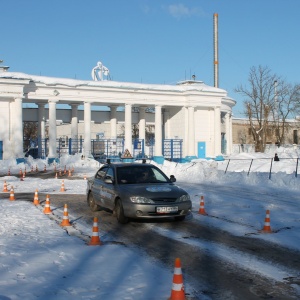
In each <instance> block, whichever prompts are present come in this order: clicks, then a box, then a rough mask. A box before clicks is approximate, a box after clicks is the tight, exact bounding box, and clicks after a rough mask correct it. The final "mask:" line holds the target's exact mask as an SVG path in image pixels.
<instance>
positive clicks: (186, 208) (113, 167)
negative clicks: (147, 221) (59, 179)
mask: <svg viewBox="0 0 300 300" xmlns="http://www.w3.org/2000/svg"><path fill="white" fill-rule="evenodd" d="M175 181H176V179H175V177H174V176H173V175H171V176H170V178H168V177H167V176H166V175H165V174H164V173H163V172H162V171H161V170H160V169H159V168H157V167H156V166H154V165H152V164H148V163H109V164H105V165H104V166H102V167H101V168H100V169H99V170H98V171H97V173H96V174H95V176H94V177H92V178H90V179H89V180H88V186H87V203H88V205H89V206H90V208H91V210H92V211H97V210H99V209H101V208H105V209H109V210H111V211H113V213H114V214H115V215H116V217H117V219H118V221H119V222H120V223H127V222H128V221H129V219H130V218H132V219H137V218H171V217H172V218H175V219H176V220H184V218H185V216H186V215H188V214H189V213H190V212H191V208H192V203H191V200H190V196H189V194H188V193H187V192H186V191H185V190H183V189H181V188H180V187H178V186H177V185H175V184H174V182H175Z"/></svg>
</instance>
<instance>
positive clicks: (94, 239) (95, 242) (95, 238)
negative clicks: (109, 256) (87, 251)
mask: <svg viewBox="0 0 300 300" xmlns="http://www.w3.org/2000/svg"><path fill="white" fill-rule="evenodd" d="M89 245H90V246H97V245H101V241H100V237H99V230H98V218H97V217H94V223H93V234H92V237H91V240H90V243H89Z"/></svg>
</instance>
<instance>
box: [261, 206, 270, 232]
mask: <svg viewBox="0 0 300 300" xmlns="http://www.w3.org/2000/svg"><path fill="white" fill-rule="evenodd" d="M260 232H262V233H272V230H271V225H270V211H269V210H267V211H266V217H265V225H264V228H263V229H262V230H260Z"/></svg>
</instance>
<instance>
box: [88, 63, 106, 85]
mask: <svg viewBox="0 0 300 300" xmlns="http://www.w3.org/2000/svg"><path fill="white" fill-rule="evenodd" d="M108 76H109V70H108V68H106V67H105V66H104V65H103V64H102V62H101V61H98V62H97V66H96V67H94V68H93V70H92V78H93V80H94V81H102V80H107V78H108ZM104 77H106V78H105V79H104Z"/></svg>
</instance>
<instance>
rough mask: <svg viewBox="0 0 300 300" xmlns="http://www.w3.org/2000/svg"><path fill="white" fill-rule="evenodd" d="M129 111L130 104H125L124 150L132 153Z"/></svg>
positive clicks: (130, 116)
mask: <svg viewBox="0 0 300 300" xmlns="http://www.w3.org/2000/svg"><path fill="white" fill-rule="evenodd" d="M131 109H132V106H131V104H125V149H128V150H129V152H130V153H131V152H132V131H131V126H132V115H131ZM131 154H132V153H131Z"/></svg>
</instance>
